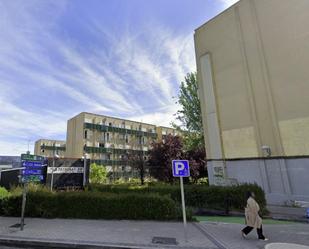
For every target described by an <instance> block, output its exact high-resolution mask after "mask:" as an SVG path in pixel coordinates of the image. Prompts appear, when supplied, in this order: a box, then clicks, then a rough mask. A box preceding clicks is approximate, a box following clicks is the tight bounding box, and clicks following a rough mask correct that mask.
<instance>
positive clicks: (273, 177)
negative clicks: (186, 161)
mask: <svg viewBox="0 0 309 249" xmlns="http://www.w3.org/2000/svg"><path fill="white" fill-rule="evenodd" d="M214 162H215V161H209V162H208V165H207V166H208V167H209V168H212V167H213V166H214V165H215V163H214ZM225 166H226V172H227V175H228V177H229V178H233V179H236V180H237V182H238V183H257V184H258V185H259V186H261V187H262V188H263V189H264V191H265V193H266V198H267V202H268V204H279V205H284V204H287V203H290V202H291V201H309V188H308V186H307V182H308V176H309V157H300V158H295V157H291V158H289V157H287V158H272V159H263V160H261V159H259V158H257V159H239V160H237V159H236V160H227V161H225ZM211 172H213V170H211ZM210 181H211V182H213V183H214V177H213V174H210Z"/></svg>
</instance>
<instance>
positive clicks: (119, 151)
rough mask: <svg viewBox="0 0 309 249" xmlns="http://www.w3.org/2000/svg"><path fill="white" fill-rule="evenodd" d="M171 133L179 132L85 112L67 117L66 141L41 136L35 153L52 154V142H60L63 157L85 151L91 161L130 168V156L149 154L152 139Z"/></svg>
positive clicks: (78, 156) (81, 153)
mask: <svg viewBox="0 0 309 249" xmlns="http://www.w3.org/2000/svg"><path fill="white" fill-rule="evenodd" d="M169 134H171V135H177V134H178V132H177V131H176V130H175V129H173V128H169V127H161V126H155V125H152V124H146V123H142V122H135V121H131V120H125V119H120V118H115V117H109V116H104V115H98V114H93V113H86V112H82V113H80V114H78V115H77V116H75V117H73V118H71V119H70V120H68V123H67V138H66V142H64V141H54V140H43V139H41V140H38V141H37V142H36V146H35V154H36V155H45V156H52V155H53V145H54V144H55V145H56V146H58V144H60V145H61V146H62V147H63V148H64V149H65V153H64V151H61V154H60V156H61V157H63V156H65V157H67V158H82V157H83V156H85V154H86V156H87V158H88V159H90V160H91V162H96V163H98V164H102V165H104V166H109V167H110V168H112V169H113V171H119V169H120V170H128V171H129V170H131V168H130V167H129V166H128V164H129V163H128V161H129V160H130V156H131V158H132V155H136V154H139V155H141V156H143V157H145V158H146V157H147V154H148V150H149V149H150V148H151V144H152V142H153V141H163V142H164V141H165V138H166V136H167V135H169ZM60 142H61V143H60ZM43 147H44V152H42V148H43Z"/></svg>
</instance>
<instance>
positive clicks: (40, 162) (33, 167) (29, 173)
mask: <svg viewBox="0 0 309 249" xmlns="http://www.w3.org/2000/svg"><path fill="white" fill-rule="evenodd" d="M21 160H22V167H23V168H24V169H23V170H22V172H21V181H22V182H23V183H27V182H42V181H43V180H44V176H43V170H42V169H43V166H46V165H47V164H46V161H45V158H44V157H42V156H37V155H30V154H22V155H21Z"/></svg>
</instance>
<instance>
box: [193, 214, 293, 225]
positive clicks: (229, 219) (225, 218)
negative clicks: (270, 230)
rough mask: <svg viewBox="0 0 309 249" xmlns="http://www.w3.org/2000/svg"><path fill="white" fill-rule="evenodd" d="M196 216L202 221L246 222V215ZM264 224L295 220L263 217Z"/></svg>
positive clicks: (285, 223)
mask: <svg viewBox="0 0 309 249" xmlns="http://www.w3.org/2000/svg"><path fill="white" fill-rule="evenodd" d="M194 218H195V219H196V220H197V221H199V222H201V221H209V222H223V223H234V224H245V218H244V217H235V216H194ZM263 224H268V225H292V224H295V222H291V221H281V220H272V219H263Z"/></svg>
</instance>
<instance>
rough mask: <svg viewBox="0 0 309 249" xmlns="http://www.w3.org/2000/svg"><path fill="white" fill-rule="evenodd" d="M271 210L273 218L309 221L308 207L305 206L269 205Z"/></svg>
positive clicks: (268, 207)
mask: <svg viewBox="0 0 309 249" xmlns="http://www.w3.org/2000/svg"><path fill="white" fill-rule="evenodd" d="M267 209H268V210H269V212H270V217H272V218H273V219H282V220H293V221H301V222H309V219H308V218H306V217H305V214H306V208H303V207H297V208H294V207H282V206H267Z"/></svg>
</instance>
